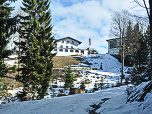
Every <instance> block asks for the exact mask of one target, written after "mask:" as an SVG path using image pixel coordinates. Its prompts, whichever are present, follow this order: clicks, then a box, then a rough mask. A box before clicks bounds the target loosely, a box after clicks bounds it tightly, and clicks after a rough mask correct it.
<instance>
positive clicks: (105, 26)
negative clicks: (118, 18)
mask: <svg viewBox="0 0 152 114" xmlns="http://www.w3.org/2000/svg"><path fill="white" fill-rule="evenodd" d="M147 1H148V0H147ZM139 2H141V3H142V0H139ZM12 5H13V6H15V9H16V10H15V11H13V13H15V12H17V10H18V9H19V6H21V0H18V1H17V2H15V3H14V4H12ZM135 5H136V4H135V3H133V0H51V5H50V9H51V12H52V24H53V25H54V33H56V34H57V35H56V39H58V38H64V37H67V36H69V37H72V38H75V39H77V40H79V41H81V42H82V44H81V45H80V48H84V49H86V48H88V44H89V38H91V41H92V42H91V48H95V49H97V50H98V52H99V53H107V52H108V49H107V47H108V43H107V42H106V40H107V39H110V37H109V29H110V24H111V16H112V15H113V13H114V11H120V10H121V9H125V10H129V12H131V13H132V14H140V15H146V10H144V9H142V10H141V8H140V7H136V8H134V9H132V7H134V6H135Z"/></svg>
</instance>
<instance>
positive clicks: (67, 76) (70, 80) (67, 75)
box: [65, 67, 74, 87]
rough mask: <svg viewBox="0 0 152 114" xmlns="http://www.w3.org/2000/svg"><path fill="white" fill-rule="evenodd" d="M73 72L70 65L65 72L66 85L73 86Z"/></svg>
mask: <svg viewBox="0 0 152 114" xmlns="http://www.w3.org/2000/svg"><path fill="white" fill-rule="evenodd" d="M71 73H72V71H71V68H70V67H68V68H67V70H66V73H65V87H68V86H70V87H71V86H73V82H74V76H73V74H71Z"/></svg>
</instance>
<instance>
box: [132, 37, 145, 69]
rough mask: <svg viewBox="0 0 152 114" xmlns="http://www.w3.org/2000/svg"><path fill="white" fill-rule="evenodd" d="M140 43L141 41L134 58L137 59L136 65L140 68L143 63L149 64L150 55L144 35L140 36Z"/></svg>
mask: <svg viewBox="0 0 152 114" xmlns="http://www.w3.org/2000/svg"><path fill="white" fill-rule="evenodd" d="M139 43H140V48H139V50H138V51H137V52H136V53H135V56H134V60H135V63H136V66H138V68H139V70H140V67H141V64H142V65H143V64H144V65H146V64H147V57H148V47H147V43H146V39H145V36H144V35H142V36H141V37H140V38H139Z"/></svg>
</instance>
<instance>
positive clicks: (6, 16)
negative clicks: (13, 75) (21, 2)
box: [0, 0, 17, 82]
mask: <svg viewBox="0 0 152 114" xmlns="http://www.w3.org/2000/svg"><path fill="white" fill-rule="evenodd" d="M9 1H10V2H9ZM15 1H16V0H1V1H0V82H1V81H2V77H3V76H4V75H5V74H6V72H7V69H6V67H5V64H4V58H5V57H7V56H8V51H6V50H5V48H6V46H7V44H8V43H9V40H10V36H11V35H12V34H14V33H15V32H16V27H15V25H16V23H17V17H14V18H11V17H10V15H11V11H13V10H14V8H13V7H10V3H11V2H15Z"/></svg>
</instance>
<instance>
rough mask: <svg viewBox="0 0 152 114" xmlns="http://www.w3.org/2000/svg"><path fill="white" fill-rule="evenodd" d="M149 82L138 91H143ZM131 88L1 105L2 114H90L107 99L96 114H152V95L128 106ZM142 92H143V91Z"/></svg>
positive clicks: (109, 89)
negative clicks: (94, 106)
mask: <svg viewBox="0 0 152 114" xmlns="http://www.w3.org/2000/svg"><path fill="white" fill-rule="evenodd" d="M146 84H148V82H145V83H143V84H141V85H139V86H137V87H136V90H140V89H142V88H143V87H144V86H145V85H146ZM126 88H127V86H121V87H115V88H108V89H104V90H100V91H97V92H95V93H84V94H77V95H70V96H66V97H56V98H51V99H42V100H35V101H25V102H15V103H8V104H5V105H0V114H88V113H89V112H90V111H91V110H94V108H92V107H91V105H95V104H100V103H101V101H102V100H103V99H104V98H110V99H109V100H107V101H105V102H104V103H103V104H101V105H100V107H99V109H97V110H96V111H95V113H94V114H99V113H100V114H152V108H151V107H152V100H151V99H152V94H151V93H148V94H147V95H146V97H145V101H143V102H137V101H135V102H127V95H126V91H125V90H126ZM141 92H142V91H141Z"/></svg>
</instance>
